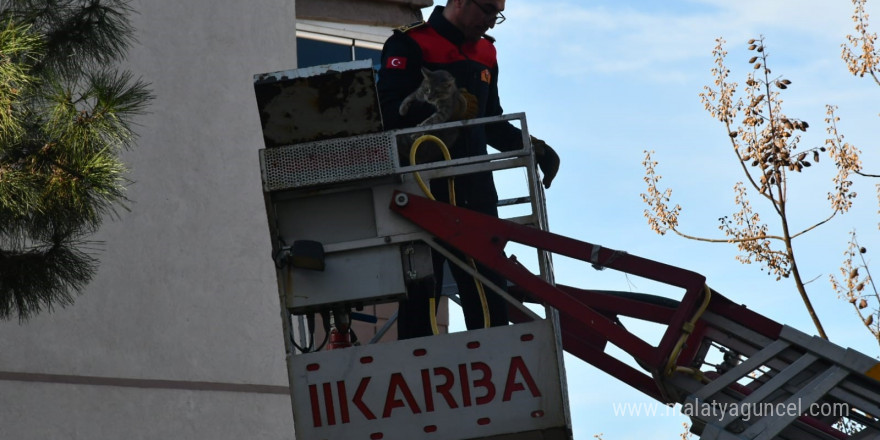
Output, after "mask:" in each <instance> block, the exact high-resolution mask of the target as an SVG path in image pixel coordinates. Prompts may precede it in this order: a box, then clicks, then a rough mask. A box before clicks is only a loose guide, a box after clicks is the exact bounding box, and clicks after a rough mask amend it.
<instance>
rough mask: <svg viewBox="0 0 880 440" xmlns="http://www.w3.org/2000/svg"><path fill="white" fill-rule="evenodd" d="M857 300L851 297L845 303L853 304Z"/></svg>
mask: <svg viewBox="0 0 880 440" xmlns="http://www.w3.org/2000/svg"><path fill="white" fill-rule="evenodd" d="M857 299H858V298H856V297H854V296H851V297H849V299H848V300H847V301H849V303H850V304H855V303H856V300H857Z"/></svg>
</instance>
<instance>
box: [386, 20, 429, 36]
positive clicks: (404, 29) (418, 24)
mask: <svg viewBox="0 0 880 440" xmlns="http://www.w3.org/2000/svg"><path fill="white" fill-rule="evenodd" d="M425 23H427V22H426V21H424V20H422V21H417V22H415V23H410V24H407V25H404V26H401V27H399V28H396V29H394V30H395V31H397V32H403V33H406V32H409V31H411V30H413V29H415V28H417V27H421V26H424V25H425Z"/></svg>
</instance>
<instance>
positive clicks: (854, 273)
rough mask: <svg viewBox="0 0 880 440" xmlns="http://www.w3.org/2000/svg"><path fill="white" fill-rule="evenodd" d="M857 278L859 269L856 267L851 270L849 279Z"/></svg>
mask: <svg viewBox="0 0 880 440" xmlns="http://www.w3.org/2000/svg"><path fill="white" fill-rule="evenodd" d="M858 277H859V268H858V267H856V268H853V270H851V271H850V272H849V279H851V280H854V279H856V278H858Z"/></svg>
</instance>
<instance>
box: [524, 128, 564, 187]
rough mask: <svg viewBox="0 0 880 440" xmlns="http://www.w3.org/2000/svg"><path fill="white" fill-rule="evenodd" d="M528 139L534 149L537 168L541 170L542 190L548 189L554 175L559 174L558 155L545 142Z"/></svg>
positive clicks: (533, 138) (532, 137)
mask: <svg viewBox="0 0 880 440" xmlns="http://www.w3.org/2000/svg"><path fill="white" fill-rule="evenodd" d="M530 137H531V139H532V147H534V149H535V159H536V160H537V161H538V167H539V168H540V169H541V173H543V174H544V178H543V179H542V180H541V182H542V183H544V188H550V184H551V183H553V179H554V178H556V173H557V172H559V155H558V154H556V151H554V150H553V149H552V148H550V146H549V145H547V143H546V142H544V141H542V140H540V139H538V138H536V137H534V136H530Z"/></svg>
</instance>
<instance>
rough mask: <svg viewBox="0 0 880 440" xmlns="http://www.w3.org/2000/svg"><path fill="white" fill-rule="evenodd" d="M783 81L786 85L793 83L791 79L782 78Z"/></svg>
mask: <svg viewBox="0 0 880 440" xmlns="http://www.w3.org/2000/svg"><path fill="white" fill-rule="evenodd" d="M782 83H783V84H785V85H789V84H791V81H789V80H787V79H784V80H782Z"/></svg>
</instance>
